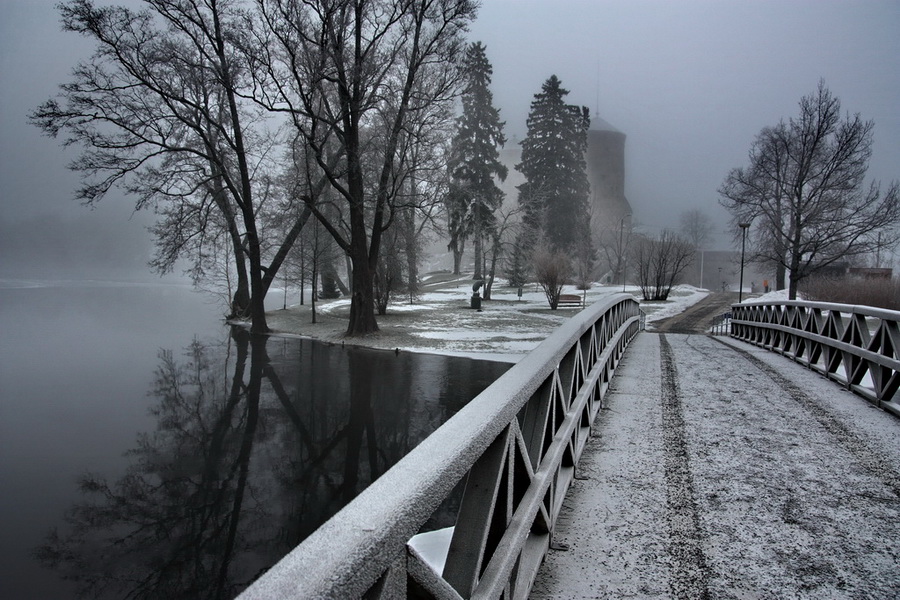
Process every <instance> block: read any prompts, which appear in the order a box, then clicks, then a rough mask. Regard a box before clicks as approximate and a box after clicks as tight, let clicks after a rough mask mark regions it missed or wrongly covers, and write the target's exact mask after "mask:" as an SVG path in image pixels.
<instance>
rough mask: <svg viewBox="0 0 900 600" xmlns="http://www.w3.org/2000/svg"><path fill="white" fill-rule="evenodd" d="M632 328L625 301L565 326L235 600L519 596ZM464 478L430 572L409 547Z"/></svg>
mask: <svg viewBox="0 0 900 600" xmlns="http://www.w3.org/2000/svg"><path fill="white" fill-rule="evenodd" d="M641 323H642V313H641V311H640V308H639V306H638V303H637V301H636V300H635V299H634V298H633V297H632V296H631V295H630V294H616V295H615V296H612V297H610V298H609V299H607V300H606V301H601V302H598V303H596V304H594V305H592V306H589V307H588V308H586V309H584V310H582V311H581V312H580V313H578V314H577V315H575V316H573V317H572V318H570V319H568V320H567V321H566V322H565V323H564V324H563V325H562V326H561V327H559V328H558V329H557V330H556V331H555V332H554V333H552V334H551V335H550V336H548V338H547V339H546V340H544V342H542V343H541V344H540V345H539V346H538V347H537V348H536V349H535V350H534V351H532V352H531V353H530V354H528V355H527V356H525V357H523V358H522V360H521V361H520V362H518V363H517V364H516V365H514V366H513V367H512V368H511V369H510V370H509V371H507V372H506V373H505V374H504V375H503V376H501V377H500V378H499V379H498V380H497V381H495V382H494V383H493V384H492V385H491V386H489V387H488V388H487V389H485V390H484V392H482V393H481V394H479V395H478V396H477V397H476V398H474V399H473V400H472V401H471V402H469V404H467V405H466V406H465V407H464V408H463V409H462V410H460V411H459V412H458V413H457V414H456V415H454V416H453V417H452V418H451V419H449V420H448V421H447V422H446V423H445V424H444V425H442V426H441V427H440V428H438V429H437V431H435V432H434V433H433V434H431V435H430V436H428V437H427V438H426V439H425V440H424V441H423V442H422V443H421V444H419V445H418V446H417V447H416V448H414V449H413V450H412V451H411V452H410V453H409V454H408V455H407V456H406V457H404V458H403V459H402V460H401V461H400V462H398V463H397V464H396V465H395V466H394V467H393V468H391V469H390V470H388V472H387V473H385V474H384V475H382V476H381V477H380V478H378V479H377V480H376V481H375V482H374V483H372V484H371V485H370V486H369V487H368V488H367V489H366V490H364V491H363V492H362V493H361V494H360V495H359V496H358V497H357V498H356V499H355V500H353V501H352V502H351V503H350V504H348V505H347V506H346V507H344V508H343V509H342V510H341V511H340V512H338V513H337V514H336V515H335V516H334V517H332V518H331V519H330V520H329V521H327V522H326V523H325V524H323V525H322V526H321V527H319V529H317V530H316V531H315V532H314V533H313V534H312V535H311V536H310V537H309V538H307V539H306V540H305V541H304V542H303V543H301V544H300V545H299V546H297V547H296V548H295V549H294V550H293V551H291V552H290V553H289V554H288V555H287V556H285V557H284V558H283V559H282V560H281V561H279V562H278V563H277V564H276V565H275V566H274V567H272V568H271V569H270V570H269V571H268V572H267V573H266V574H265V575H263V576H262V577H261V578H260V579H259V580H257V581H256V582H255V583H254V584H253V585H251V586H250V587H249V588H247V590H245V592H244V593H243V594H242V595H241V596H240V598H242V599H245V600H250V599H256V598H360V597H366V598H405V597H407V593H410V595H414V596H415V597H417V598H442V599H443V598H462V597H465V598H476V597H477V598H499V597H500V596H501V595H504V594H505V595H504V597H509V598H525V597H527V594H528V591H529V590H530V588H531V585H532V583H533V580H534V576H535V574H536V572H537V569H538V567H539V566H540V564H541V562H542V559H543V556H544V554H545V553H546V551H547V549H548V548H549V545H550V534H551V532H552V530H553V526H554V524H555V522H556V517H557V516H558V514H559V509H560V507H561V504H562V500H563V498H564V496H565V492H566V490H567V489H568V486H569V483H570V482H571V481H572V479H573V478H574V465H575V464H576V462H577V460H578V457H579V456H580V455H581V452H582V450H583V448H584V445H585V442H586V441H587V438H588V435H589V434H590V428H591V425H592V423H593V421H594V417H595V416H596V413H597V411H599V409H600V408H601V405H602V402H603V398H604V396H605V394H606V392H607V389H608V387H609V381H610V378H611V377H612V375H613V372H614V370H615V368H616V366H617V365H618V362H619V360H620V359H621V357H622V354H623V352H624V351H625V348H626V346H627V345H628V343H629V342H630V341H631V339H633V337H634V336H635V335H636V334H637V333H638V331H640V328H641ZM466 476H467V477H468V478H467V480H466V488H465V493H464V494H463V498H462V501H461V504H460V508H459V513H458V515H457V517H456V525H455V528H454V530H453V532H452V539H451V541H450V545H449V549H448V550H447V554H446V562H445V565H446V566H445V567H444V569H443V572H442V573H437V572H436V571H435V570H434V569H433V568H432V566H430V565H429V564H428V563H427V562H426V561H425V560H424V559H423V558H422V557H421V556H420V555H419V553H418V552H417V551H416V550H415V549H414V548H413V547H411V546H409V545H408V542H409V540H410V539H411V538H412V537H413V536H415V535H416V534H417V533H420V529H421V528H422V526H423V524H425V522H426V521H427V520H428V519H429V517H430V516H431V515H432V514H433V513H434V511H435V510H436V509H437V508H438V507H439V506H440V504H441V503H442V502H443V501H444V499H446V498H447V497H448V496H449V495H450V494H451V492H452V491H453V490H454V488H455V487H456V485H457V483H458V482H460V481H461V480H462V479H463V477H466Z"/></svg>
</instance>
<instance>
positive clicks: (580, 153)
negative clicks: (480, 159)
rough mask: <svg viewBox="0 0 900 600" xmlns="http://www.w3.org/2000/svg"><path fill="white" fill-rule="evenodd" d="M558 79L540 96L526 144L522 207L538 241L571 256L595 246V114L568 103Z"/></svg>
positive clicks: (533, 108)
mask: <svg viewBox="0 0 900 600" xmlns="http://www.w3.org/2000/svg"><path fill="white" fill-rule="evenodd" d="M568 93H569V91H568V90H566V89H563V87H562V85H561V82H560V80H559V79H558V78H557V77H556V75H553V76H551V77H550V78H549V79H548V80H547V81H546V82H544V85H543V86H542V87H541V92H540V93H539V94H535V96H534V101H533V102H532V103H531V111H530V112H529V114H528V121H527V125H528V133H527V136H526V138H525V139H524V140H523V141H522V162H521V163H520V164H518V165H516V169H517V170H519V171H520V172H521V173H522V174H523V175H524V176H525V180H526V181H525V183H523V184H522V185H520V186H519V187H518V189H519V205H520V206H521V207H522V209H523V211H524V214H525V216H524V223H525V225H526V228H527V229H528V231H529V232H530V236H531V238H532V239H537V237H538V236H540V235H543V237H544V239H545V240H546V241H547V242H548V243H549V244H550V246H551V247H553V248H555V249H557V250H561V251H563V252H565V253H566V254H569V255H570V256H574V255H575V254H576V253H578V252H583V251H584V250H583V249H584V248H590V213H589V211H588V198H589V196H590V183H589V182H588V178H587V170H586V169H587V165H586V163H585V158H584V154H585V151H586V150H587V130H588V127H589V126H590V115H589V112H588V109H587V107H578V106H573V105H569V104H566V103H565V102H564V98H565V96H566V95H567V94H568Z"/></svg>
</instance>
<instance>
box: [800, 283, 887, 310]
mask: <svg viewBox="0 0 900 600" xmlns="http://www.w3.org/2000/svg"><path fill="white" fill-rule="evenodd" d="M800 293H801V294H802V296H803V297H804V298H805V299H807V300H812V301H814V302H835V303H838V304H859V305H862V306H874V307H877V308H886V309H888V310H900V281H898V280H896V279H867V278H863V277H841V278H835V277H811V278H809V279H807V280H806V281H805V282H804V283H802V284H801V289H800Z"/></svg>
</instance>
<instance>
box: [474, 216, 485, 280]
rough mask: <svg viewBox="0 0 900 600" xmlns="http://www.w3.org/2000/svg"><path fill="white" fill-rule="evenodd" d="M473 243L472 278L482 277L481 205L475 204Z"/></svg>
mask: <svg viewBox="0 0 900 600" xmlns="http://www.w3.org/2000/svg"><path fill="white" fill-rule="evenodd" d="M474 237H475V239H474V241H473V244H474V245H475V273H474V274H473V275H472V279H484V273H483V271H482V268H481V264H482V262H481V254H482V248H481V207H480V206H479V205H476V206H475V234H474Z"/></svg>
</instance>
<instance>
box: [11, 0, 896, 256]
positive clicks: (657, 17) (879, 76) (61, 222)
mask: <svg viewBox="0 0 900 600" xmlns="http://www.w3.org/2000/svg"><path fill="white" fill-rule="evenodd" d="M56 3H57V0H3V2H2V3H0V81H2V84H0V111H2V119H0V181H2V186H0V190H2V192H0V193H2V196H0V202H2V207H3V211H2V223H0V226H2V229H3V230H4V231H9V230H14V231H18V232H19V233H18V235H17V239H22V238H25V239H26V241H27V244H25V242H17V244H16V245H15V246H13V245H12V243H10V242H7V243H5V244H4V245H3V248H2V258H0V268H2V269H0V270H4V271H8V270H9V268H8V267H9V266H10V263H12V262H15V263H16V264H17V265H19V266H21V265H22V261H23V260H24V258H23V257H22V256H23V255H27V254H31V253H26V252H21V249H22V248H23V244H25V245H26V246H28V245H30V246H31V247H34V246H35V245H45V246H46V247H47V248H50V250H47V251H45V252H44V256H45V262H48V261H49V263H51V264H52V263H54V260H55V259H54V257H62V256H64V255H69V257H70V259H71V256H72V255H73V253H76V254H77V252H76V251H75V250H73V249H72V248H73V246H72V244H69V243H66V244H59V245H53V242H54V241H59V239H58V238H59V236H60V235H62V234H60V233H59V232H60V231H66V230H67V227H66V224H71V225H72V227H71V235H72V237H74V238H76V240H77V239H78V238H79V237H80V238H81V239H90V240H91V245H93V247H94V248H97V247H98V246H100V247H106V248H109V251H108V252H100V253H99V255H98V253H97V252H95V251H93V250H90V249H88V250H86V254H85V257H86V259H85V260H87V261H95V260H97V259H98V258H102V259H103V261H102V262H103V264H104V265H105V263H106V262H108V261H112V262H114V263H117V264H119V266H122V263H123V261H124V263H126V265H125V266H126V267H127V268H131V267H133V268H135V269H136V270H137V271H140V270H141V269H143V268H144V267H142V266H141V265H142V264H143V263H145V262H146V260H147V258H149V255H150V253H151V249H150V238H149V234H147V233H146V231H145V227H146V225H147V224H148V223H149V222H150V215H137V216H134V217H133V216H132V214H131V209H130V207H131V201H130V200H128V199H126V198H123V197H122V195H121V194H119V193H113V194H110V195H109V197H107V198H106V199H104V200H103V202H102V203H101V205H100V206H99V207H98V208H97V209H96V210H94V211H93V212H89V211H88V210H87V209H86V208H84V207H81V206H79V205H78V203H77V202H76V201H74V200H72V199H71V198H72V196H73V190H74V189H75V187H76V185H77V177H76V175H75V174H73V173H71V172H70V171H68V170H67V169H66V164H67V163H68V162H69V161H71V160H72V159H73V158H74V156H75V154H74V152H73V150H72V149H70V150H64V149H62V148H60V147H59V143H58V141H56V140H52V139H48V138H45V137H42V136H41V134H40V132H39V131H38V130H37V129H36V128H35V127H33V126H31V125H28V124H27V123H26V117H27V114H28V112H29V111H30V110H32V109H34V108H35V107H36V106H37V105H38V104H40V103H41V102H43V101H44V100H46V99H47V98H49V97H51V96H53V95H54V94H55V93H56V90H57V86H58V84H60V83H63V82H65V81H67V80H68V74H69V72H70V70H71V68H72V67H73V66H74V64H75V62H76V60H77V59H78V58H83V57H87V56H88V55H89V54H90V51H91V46H90V44H88V43H87V42H86V41H85V40H83V39H81V38H80V37H79V36H77V35H75V34H66V33H63V32H61V31H60V27H59V21H58V15H57V12H56V10H55V8H54V5H55V4H56ZM898 32H900V2H897V1H896V0H893V1H888V0H882V1H867V2H847V1H844V0H840V1H838V0H824V1H823V0H806V1H799V0H788V1H784V2H775V1H760V2H746V1H745V0H743V1H731V0H710V1H683V2H671V1H662V0H656V1H649V0H648V1H637V2H633V1H628V0H614V1H613V0H610V1H600V0H484V2H483V3H482V8H481V11H480V15H479V18H478V20H477V22H476V23H475V24H474V25H473V26H472V29H471V35H470V38H471V39H472V40H473V41H475V40H481V41H482V42H484V43H485V44H486V46H487V53H488V58H489V59H490V60H491V62H492V64H493V68H494V84H493V92H494V99H495V103H496V105H497V106H498V107H500V109H501V116H502V118H504V119H505V121H506V123H507V125H506V131H507V135H508V137H509V138H510V143H514V142H515V141H516V140H521V139H522V137H523V136H524V134H525V118H526V116H527V113H528V109H529V104H530V102H531V100H532V98H533V95H534V94H535V93H536V92H538V91H539V90H540V86H541V84H542V83H543V81H544V80H546V79H547V78H548V77H549V76H550V75H552V74H556V75H557V76H559V77H560V79H561V80H562V82H563V85H564V86H565V87H566V88H567V89H569V90H570V92H571V93H570V94H569V96H568V99H569V101H570V102H572V103H574V104H582V105H587V106H589V107H590V108H591V113H592V114H595V113H599V115H600V116H601V117H602V118H603V119H605V120H606V121H608V122H610V123H611V124H612V125H614V126H615V127H616V128H618V129H619V130H621V131H622V132H624V133H625V134H626V135H627V142H626V190H625V192H626V196H627V197H628V199H629V200H630V202H631V204H632V206H633V208H634V211H635V218H636V220H637V221H638V222H640V223H642V224H643V225H644V226H645V228H647V229H648V230H649V231H651V232H652V231H654V230H659V229H660V228H663V227H667V226H668V227H671V226H673V225H677V220H678V216H679V214H680V213H681V212H682V211H684V210H687V209H690V208H701V209H703V210H706V211H708V212H709V214H710V215H711V216H712V217H713V218H714V220H715V222H716V224H717V228H718V233H719V234H718V235H717V237H716V239H715V246H716V247H717V248H726V247H728V245H729V244H730V238H729V236H727V235H725V234H724V227H725V223H726V221H727V215H725V213H724V211H723V210H722V209H721V208H719V206H718V204H717V193H716V189H717V188H718V186H719V184H720V183H721V181H722V179H723V178H724V177H725V175H726V173H727V171H728V170H729V169H730V168H732V167H736V166H740V165H742V164H744V161H745V159H746V155H747V151H748V149H749V146H750V143H751V142H752V140H753V137H754V136H755V135H756V133H757V132H758V131H759V130H760V129H761V128H762V127H764V126H768V125H774V124H776V123H777V122H778V120H779V119H781V118H785V119H786V118H789V117H791V116H794V115H795V114H796V113H797V103H798V101H799V100H800V98H801V97H802V96H803V95H805V94H809V93H811V92H813V91H814V90H815V89H816V85H817V83H818V81H819V79H820V78H823V79H824V80H825V81H826V83H827V85H828V86H829V88H830V89H831V91H832V92H833V93H834V94H835V95H836V96H838V97H839V98H840V99H841V100H842V102H843V109H844V110H845V111H849V112H851V113H856V112H859V113H861V115H862V116H863V118H865V119H873V120H874V121H875V143H874V147H873V156H872V159H871V163H870V171H869V174H870V176H871V177H872V178H873V179H876V180H881V181H883V182H884V183H885V184H886V183H887V182H889V181H890V180H891V179H897V178H900V172H898V171H900V169H898V165H900V115H898V112H897V106H898V101H900V36H898V35H897V34H898ZM51 215H52V216H53V219H54V221H53V223H55V224H56V225H55V226H52V227H51V225H52V223H50V224H48V226H47V227H46V228H44V227H41V223H42V222H43V221H44V219H45V218H47V217H49V216H51ZM85 215H87V217H90V218H91V219H93V220H94V221H95V223H92V224H91V225H90V226H87V225H85V223H84V221H82V218H84V217H85ZM86 231H87V233H86ZM112 231H115V233H111V232H112ZM0 233H2V232H0ZM126 241H127V242H128V244H127V246H128V247H127V248H120V244H123V243H125V242H126ZM104 244H105V246H104ZM76 246H77V244H76ZM113 249H115V251H114V250H113ZM119 250H121V252H120V251H119ZM126 258H127V260H126ZM60 260H61V259H60ZM57 266H60V268H63V269H68V268H69V267H68V266H67V265H57ZM117 268H118V267H117ZM144 273H146V270H144Z"/></svg>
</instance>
